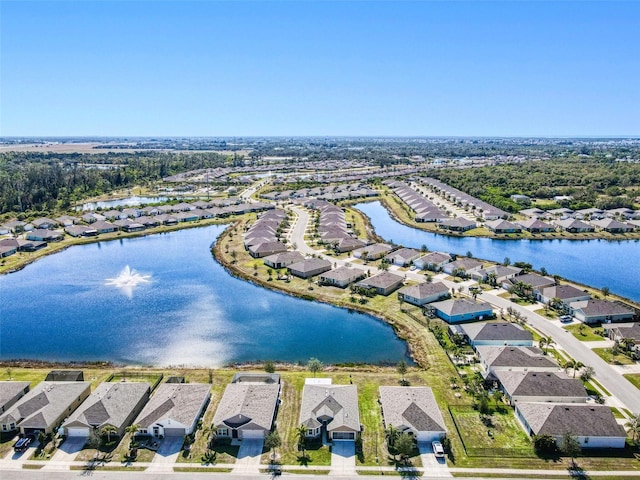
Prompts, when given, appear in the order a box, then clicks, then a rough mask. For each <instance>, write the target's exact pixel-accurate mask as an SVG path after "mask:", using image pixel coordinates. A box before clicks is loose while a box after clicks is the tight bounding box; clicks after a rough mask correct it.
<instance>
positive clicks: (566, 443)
mask: <svg viewBox="0 0 640 480" xmlns="http://www.w3.org/2000/svg"><path fill="white" fill-rule="evenodd" d="M580 450H581V448H580V442H579V441H578V437H576V436H575V435H573V434H572V433H571V432H567V433H565V434H564V435H563V436H562V441H561V442H560V451H561V452H562V453H563V454H564V455H565V456H567V457H570V458H571V465H572V466H573V467H575V466H576V457H577V456H578V454H579V453H580Z"/></svg>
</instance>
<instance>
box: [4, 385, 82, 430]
mask: <svg viewBox="0 0 640 480" xmlns="http://www.w3.org/2000/svg"><path fill="white" fill-rule="evenodd" d="M89 393H91V383H90V382H47V381H44V382H40V383H39V384H38V385H36V387H35V388H34V389H33V390H31V391H30V392H29V393H27V394H26V395H24V396H23V397H22V398H21V399H20V400H18V401H17V402H16V403H14V404H13V406H12V407H10V408H9V409H8V410H7V411H5V412H4V413H3V414H2V415H0V431H3V432H11V431H14V430H16V429H19V430H20V433H22V434H23V435H31V434H35V433H36V432H45V433H52V432H53V430H54V429H55V428H57V427H58V426H59V425H60V424H61V423H62V421H63V420H64V419H65V418H66V417H67V416H68V415H69V414H70V413H71V412H73V411H74V410H75V409H76V408H78V406H79V405H80V404H81V403H82V402H83V401H84V399H85V398H87V397H88V396H89Z"/></svg>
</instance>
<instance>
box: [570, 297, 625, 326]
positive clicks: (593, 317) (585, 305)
mask: <svg viewBox="0 0 640 480" xmlns="http://www.w3.org/2000/svg"><path fill="white" fill-rule="evenodd" d="M569 308H570V311H571V313H572V315H573V316H574V317H575V318H576V320H579V321H581V322H583V323H610V322H624V321H629V320H633V317H634V316H635V312H634V311H633V309H632V308H630V307H627V306H626V305H624V304H622V303H620V302H610V301H609V300H598V299H593V298H590V299H588V300H581V301H577V302H571V303H570V304H569Z"/></svg>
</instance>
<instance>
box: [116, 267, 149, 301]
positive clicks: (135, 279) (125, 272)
mask: <svg viewBox="0 0 640 480" xmlns="http://www.w3.org/2000/svg"><path fill="white" fill-rule="evenodd" d="M150 278H151V275H142V274H140V273H138V272H136V271H135V270H134V269H133V268H131V267H129V265H127V266H126V267H124V268H123V269H122V270H121V271H120V274H119V275H118V276H117V277H115V278H107V281H106V283H105V285H109V286H113V287H116V288H119V289H120V290H121V291H122V293H124V294H125V295H126V296H127V297H129V298H132V297H133V289H134V288H135V287H137V286H138V285H140V284H141V283H149V279H150Z"/></svg>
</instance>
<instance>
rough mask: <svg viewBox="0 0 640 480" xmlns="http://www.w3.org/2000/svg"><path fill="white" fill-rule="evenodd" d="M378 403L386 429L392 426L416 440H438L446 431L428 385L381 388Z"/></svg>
mask: <svg viewBox="0 0 640 480" xmlns="http://www.w3.org/2000/svg"><path fill="white" fill-rule="evenodd" d="M380 406H381V408H382V418H383V421H384V426H385V428H386V427H388V426H390V425H393V427H394V428H396V429H397V430H399V431H401V432H406V433H411V434H412V435H413V436H414V437H415V438H416V439H417V440H418V441H419V442H432V441H434V440H441V439H442V438H443V437H444V436H445V435H446V433H447V427H446V426H445V424H444V419H443V418H442V413H441V412H440V409H439V408H438V403H437V402H436V399H435V397H434V395H433V391H432V390H431V389H430V388H429V387H386V386H383V387H380Z"/></svg>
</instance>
